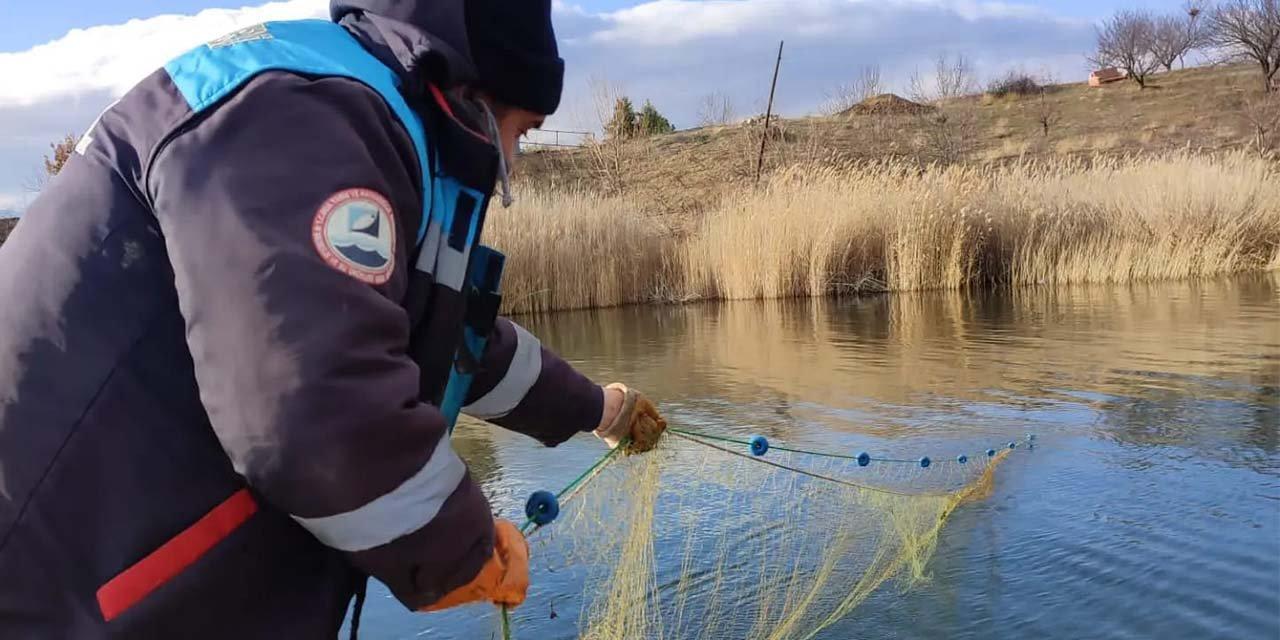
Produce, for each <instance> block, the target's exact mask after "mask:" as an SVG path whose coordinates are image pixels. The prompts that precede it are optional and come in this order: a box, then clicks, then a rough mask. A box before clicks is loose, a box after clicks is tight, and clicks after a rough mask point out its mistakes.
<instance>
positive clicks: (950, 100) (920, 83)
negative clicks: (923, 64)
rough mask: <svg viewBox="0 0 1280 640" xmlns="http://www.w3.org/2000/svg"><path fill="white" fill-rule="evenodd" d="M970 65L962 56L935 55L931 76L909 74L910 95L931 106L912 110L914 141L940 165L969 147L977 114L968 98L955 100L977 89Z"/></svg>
mask: <svg viewBox="0 0 1280 640" xmlns="http://www.w3.org/2000/svg"><path fill="white" fill-rule="evenodd" d="M977 86H978V84H977V81H976V79H975V76H974V71H973V64H972V63H971V62H970V61H969V59H968V58H966V57H965V56H964V55H957V56H955V57H954V58H952V57H951V56H949V55H947V54H939V55H938V56H936V57H935V58H934V69H933V74H932V75H931V76H923V75H921V74H920V72H919V71H916V72H915V73H913V74H911V97H912V99H913V100H915V101H916V102H919V103H922V104H931V105H933V108H930V109H921V110H919V111H917V112H916V113H915V119H916V124H917V138H916V143H917V146H918V147H919V151H920V153H921V155H922V156H924V157H925V158H927V159H928V160H932V161H935V162H940V163H942V164H953V163H956V162H960V161H963V160H964V159H965V158H967V157H968V155H969V153H970V152H971V151H972V150H973V146H974V140H975V139H976V137H977V129H978V127H977V124H978V114H977V111H976V109H975V107H974V105H973V104H972V102H971V101H964V100H957V98H961V97H964V96H967V95H970V94H972V93H974V92H975V91H976V90H977Z"/></svg>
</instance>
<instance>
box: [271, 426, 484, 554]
mask: <svg viewBox="0 0 1280 640" xmlns="http://www.w3.org/2000/svg"><path fill="white" fill-rule="evenodd" d="M466 473H467V467H466V465H465V464H463V463H462V460H461V459H460V458H459V457H458V454H456V453H454V451H453V449H452V448H451V447H450V446H449V439H448V436H445V437H444V438H443V439H442V440H441V441H440V443H439V444H437V445H436V450H435V451H434V452H432V454H431V458H430V459H429V460H427V463H426V464H424V465H422V468H421V469H419V470H418V472H417V473H416V474H414V475H413V477H411V478H409V479H408V480H406V481H404V483H403V484H401V485H400V486H398V487H396V488H395V489H393V490H392V491H391V492H390V493H387V494H385V495H383V496H381V497H378V498H376V499H374V500H373V501H371V502H369V503H367V504H365V505H364V506H363V507H360V508H358V509H355V510H352V511H348V512H346V513H339V514H337V515H332V516H325V517H323V518H299V517H297V516H294V520H297V521H298V523H299V524H301V525H302V526H303V527H305V528H306V529H307V530H308V531H310V532H311V534H312V535H314V536H315V537H316V538H317V539H318V540H320V542H323V543H324V544H326V545H328V546H329V547H332V548H334V549H338V550H340V551H349V552H355V551H364V550H366V549H372V548H374V547H377V546H381V545H384V544H386V543H388V542H391V541H392V540H395V539H396V538H399V537H401V536H405V535H408V534H410V533H413V532H414V531H417V530H418V529H421V528H422V527H424V526H426V525H427V523H429V522H431V520H432V519H433V518H435V517H436V514H437V513H439V512H440V509H441V507H443V506H444V501H445V500H447V499H448V498H449V496H450V495H451V494H452V493H453V492H454V490H455V489H457V488H458V484H459V483H460V482H462V479H463V477H465V476H466Z"/></svg>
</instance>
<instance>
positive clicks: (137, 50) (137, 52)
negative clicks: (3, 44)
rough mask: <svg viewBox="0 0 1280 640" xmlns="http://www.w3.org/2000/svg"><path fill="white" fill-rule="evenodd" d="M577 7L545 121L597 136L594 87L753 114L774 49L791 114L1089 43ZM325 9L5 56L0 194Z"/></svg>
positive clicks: (849, 2) (1068, 64) (730, 13)
mask: <svg viewBox="0 0 1280 640" xmlns="http://www.w3.org/2000/svg"><path fill="white" fill-rule="evenodd" d="M578 2H581V0H576V1H575V0H554V2H553V6H554V8H555V14H556V15H555V21H556V29H557V34H558V35H559V37H560V40H561V53H562V55H563V56H564V57H565V59H566V61H567V64H568V76H567V78H566V84H565V94H566V95H565V99H564V101H563V105H564V106H563V107H562V108H561V113H560V114H557V116H556V117H554V118H552V120H551V123H552V124H551V126H558V127H560V128H570V129H589V130H590V129H596V128H597V127H598V122H597V117H596V109H595V108H594V105H593V104H592V97H591V92H590V89H589V87H588V78H590V77H602V78H607V79H608V80H609V81H611V82H612V83H614V84H618V85H620V86H621V87H622V88H624V89H625V90H626V91H627V93H628V94H629V95H631V97H633V98H634V99H636V100H641V101H642V100H645V99H650V100H652V101H653V102H654V103H655V104H656V105H657V106H658V107H659V109H661V110H662V111H663V112H664V113H665V114H666V115H667V116H668V117H669V118H671V120H672V121H673V122H674V123H675V124H676V125H677V126H692V125H694V124H695V122H694V117H695V113H696V110H697V103H698V100H699V99H700V97H701V96H703V95H706V94H709V93H712V92H719V93H723V94H727V95H728V96H730V98H731V99H732V100H733V102H734V103H735V106H736V110H737V112H738V113H739V115H744V116H745V115H749V114H751V113H753V112H756V111H761V112H762V111H763V110H764V99H765V97H766V96H767V94H768V90H769V87H768V81H769V76H770V73H771V71H772V65H773V58H774V55H775V54H776V52H777V42H778V40H779V39H786V41H787V45H786V52H785V53H784V58H783V66H782V75H781V78H780V80H779V87H778V91H779V94H778V95H779V97H778V105H777V106H778V108H779V109H780V110H781V112H782V113H784V114H787V115H799V114H803V113H807V112H812V111H813V110H814V109H815V108H816V107H817V106H818V104H819V103H821V102H822V100H823V92H824V91H825V90H827V89H829V88H831V87H833V86H834V85H836V84H838V83H840V82H842V81H847V80H848V79H850V76H851V75H852V74H853V73H854V72H855V70H856V68H857V67H859V66H861V65H863V64H868V63H877V64H879V65H880V66H881V67H882V69H883V72H884V76H885V79H886V80H887V81H888V83H889V85H890V86H891V87H895V88H901V87H904V86H905V84H906V81H907V77H908V76H909V75H910V73H911V71H912V70H913V69H914V68H916V67H921V68H924V67H927V66H928V65H929V64H930V63H929V59H930V58H931V57H932V56H933V55H934V54H936V53H939V52H943V51H948V52H960V53H965V54H967V55H968V56H969V57H970V58H971V59H972V60H973V61H974V62H975V63H976V65H977V66H978V69H979V70H980V71H981V72H983V73H985V74H988V75H990V74H994V73H997V72H999V71H1001V70H1003V69H1005V68H1007V67H1009V66H1013V65H1020V66H1022V67H1024V68H1027V69H1029V70H1034V71H1039V70H1041V69H1046V70H1049V71H1052V72H1054V73H1055V74H1056V75H1057V77H1058V78H1060V79H1062V80H1072V79H1080V78H1081V77H1082V76H1083V73H1084V71H1085V68H1084V62H1083V56H1082V54H1083V53H1084V52H1085V51H1087V50H1088V48H1089V47H1090V44H1091V42H1090V40H1091V36H1092V27H1091V26H1090V25H1089V24H1087V23H1084V22H1081V21H1073V20H1066V19H1062V18H1058V17H1055V16H1053V15H1051V14H1049V13H1048V12H1046V11H1045V10H1043V9H1040V8H1037V7H1035V6H1032V5H1031V4H1030V3H1027V4H1021V3H1017V2H987V1H982V0H706V1H696V0H652V1H649V2H643V3H638V4H636V5H634V6H631V7H629V8H625V9H621V10H618V11H612V12H593V11H591V10H588V9H584V8H583V7H582V5H581V4H578ZM327 7H328V2H327V0H287V1H283V2H273V3H270V4H263V5H260V6H254V7H244V8H240V9H210V10H207V11H202V12H200V13H198V14H195V15H191V16H182V15H164V16H156V17H151V18H145V19H138V20H132V21H130V22H127V23H125V24H120V25H109V26H99V27H92V28H89V29H77V30H74V31H71V32H70V33H68V34H67V35H66V36H64V37H62V38H60V39H58V40H55V41H53V42H50V43H47V44H44V45H40V46H37V47H33V48H31V49H28V50H26V51H20V52H10V53H0V193H2V192H7V193H21V192H22V185H23V184H26V183H29V182H30V181H31V176H32V175H34V172H35V170H36V168H37V167H38V166H39V164H40V157H41V155H42V154H43V153H44V152H46V151H47V149H48V146H47V145H48V143H49V141H51V140H54V139H57V138H60V137H61V136H62V135H65V134H66V133H67V132H78V131H83V129H84V127H85V126H87V125H88V124H89V123H90V122H91V121H92V120H93V118H94V117H95V116H96V115H97V113H98V111H100V110H101V109H102V108H104V107H106V105H107V104H109V103H110V102H111V100H113V99H114V98H116V97H118V96H119V95H121V94H123V93H124V91H126V90H127V89H128V88H129V87H130V86H132V85H133V83H135V82H137V81H138V80H139V79H141V78H142V77H144V76H145V75H146V74H148V73H150V72H151V71H152V70H154V69H155V68H157V67H158V66H160V65H162V64H164V62H165V61H167V60H168V59H170V58H172V57H173V56H175V55H177V54H179V53H181V52H182V51H184V50H186V49H188V48H190V47H192V46H194V45H196V44H198V43H200V42H204V41H208V40H211V39H213V38H216V37H218V36H220V35H222V34H224V33H227V32H229V31H232V30H235V29H237V28H240V27H244V26H248V25H251V24H254V23H257V22H262V21H266V20H282V19H292V18H308V17H323V16H325V15H326V14H327ZM9 200H13V198H9ZM19 206H21V202H20V203H19ZM0 208H3V205H0Z"/></svg>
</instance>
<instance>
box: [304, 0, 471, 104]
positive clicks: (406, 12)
mask: <svg viewBox="0 0 1280 640" xmlns="http://www.w3.org/2000/svg"><path fill="white" fill-rule="evenodd" d="M465 11H466V0H332V1H331V2H330V3H329V13H330V16H331V17H332V18H333V20H334V21H335V22H337V23H339V24H341V25H342V26H344V27H346V28H347V29H348V30H349V31H351V32H352V33H353V34H355V36H356V37H357V38H359V39H360V40H361V41H362V42H363V43H364V45H365V46H366V47H367V48H368V49H369V50H370V51H371V52H373V54H374V55H376V56H378V58H380V59H382V61H383V63H384V64H387V65H389V66H391V67H392V68H393V69H396V70H397V71H398V72H400V73H402V74H403V75H404V76H405V78H406V79H407V80H409V81H410V83H409V87H411V89H412V90H421V89H422V87H423V84H424V83H425V82H432V83H435V84H438V85H440V86H441V87H442V88H450V87H453V86H456V85H459V84H464V83H468V82H471V81H473V80H474V79H475V77H476V67H475V63H474V62H473V61H472V59H471V54H470V51H471V48H470V46H469V44H468V42H467V22H466V13H465Z"/></svg>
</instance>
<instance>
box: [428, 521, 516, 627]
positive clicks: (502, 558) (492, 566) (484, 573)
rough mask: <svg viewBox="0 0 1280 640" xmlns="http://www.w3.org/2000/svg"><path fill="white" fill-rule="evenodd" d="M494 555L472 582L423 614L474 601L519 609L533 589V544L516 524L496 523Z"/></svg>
mask: <svg viewBox="0 0 1280 640" xmlns="http://www.w3.org/2000/svg"><path fill="white" fill-rule="evenodd" d="M493 524H494V540H493V556H492V557H490V558H489V560H488V561H487V562H485V563H484V566H483V567H481V568H480V573H477V574H476V577H475V578H474V579H473V580H472V581H471V582H469V583H467V584H464V585H462V586H461V587H458V588H457V589H454V590H453V591H450V592H449V593H447V594H445V596H444V597H443V598H441V599H440V600H439V601H437V602H436V603H435V604H433V605H430V606H428V607H426V608H424V609H422V611H440V610H441V609H449V608H451V607H456V606H459V605H464V604H471V603H473V602H492V603H493V604H496V605H505V606H508V607H518V606H520V604H521V603H523V602H524V597H525V593H526V592H527V591H528V590H529V543H528V542H526V541H525V539H524V535H523V534H521V533H520V529H518V528H516V525H514V524H512V523H510V522H508V521H506V520H495V521H494V523H493Z"/></svg>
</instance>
